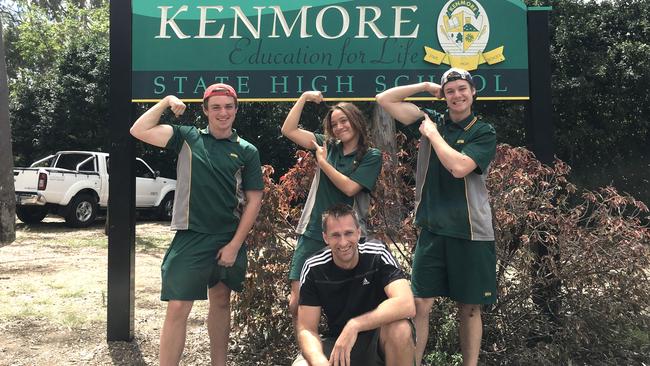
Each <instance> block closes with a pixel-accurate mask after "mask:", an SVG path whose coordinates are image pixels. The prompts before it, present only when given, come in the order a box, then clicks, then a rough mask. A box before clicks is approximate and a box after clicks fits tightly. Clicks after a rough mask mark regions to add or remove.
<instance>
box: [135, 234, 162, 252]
mask: <svg viewBox="0 0 650 366" xmlns="http://www.w3.org/2000/svg"><path fill="white" fill-rule="evenodd" d="M168 244H169V243H168V242H167V240H161V239H157V238H155V237H151V236H138V235H136V237H135V245H136V246H137V247H138V248H140V249H142V250H145V251H146V250H151V249H161V248H164V247H165V245H168Z"/></svg>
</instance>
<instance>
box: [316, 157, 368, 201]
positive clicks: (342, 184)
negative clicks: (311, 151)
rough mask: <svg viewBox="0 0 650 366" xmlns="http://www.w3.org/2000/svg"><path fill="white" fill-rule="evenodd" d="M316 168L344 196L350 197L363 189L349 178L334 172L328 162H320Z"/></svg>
mask: <svg viewBox="0 0 650 366" xmlns="http://www.w3.org/2000/svg"><path fill="white" fill-rule="evenodd" d="M318 166H319V167H320V169H321V170H322V171H323V173H325V175H327V177H328V178H329V179H330V181H332V183H333V184H334V185H335V186H336V188H338V189H339V190H340V191H341V192H343V193H344V194H345V195H346V196H348V197H352V196H354V195H355V194H357V193H359V192H360V191H361V190H362V189H363V187H362V186H361V185H360V184H359V183H357V182H355V181H353V180H352V179H350V177H348V176H346V175H345V174H343V173H341V172H339V171H338V170H336V168H334V167H333V166H332V165H331V164H330V163H329V162H328V161H326V160H325V161H323V160H321V161H319V163H318Z"/></svg>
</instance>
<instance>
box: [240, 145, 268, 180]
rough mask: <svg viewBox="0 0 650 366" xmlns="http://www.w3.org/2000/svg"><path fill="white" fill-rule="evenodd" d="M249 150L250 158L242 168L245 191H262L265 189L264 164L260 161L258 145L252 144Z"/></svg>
mask: <svg viewBox="0 0 650 366" xmlns="http://www.w3.org/2000/svg"><path fill="white" fill-rule="evenodd" d="M247 150H249V153H248V154H247V156H248V158H247V159H246V164H245V165H244V168H243V170H242V187H243V189H244V190H245V191H260V190H263V189H264V179H263V178H262V165H261V163H260V153H259V151H258V150H257V148H256V147H254V146H252V145H250V146H249V147H248V148H247Z"/></svg>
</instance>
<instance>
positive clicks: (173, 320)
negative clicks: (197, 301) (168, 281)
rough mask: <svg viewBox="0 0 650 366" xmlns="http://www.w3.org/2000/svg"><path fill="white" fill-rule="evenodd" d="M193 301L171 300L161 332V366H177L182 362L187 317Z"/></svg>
mask: <svg viewBox="0 0 650 366" xmlns="http://www.w3.org/2000/svg"><path fill="white" fill-rule="evenodd" d="M192 304H193V302H192V301H181V300H170V301H169V302H168V303H167V314H166V315H165V322H164V323H163V327H162V331H161V332H160V350H159V354H158V356H159V361H160V365H161V366H176V365H178V363H179V362H180V361H181V355H182V354H183V348H184V347H185V333H186V331H187V317H188V316H189V315H190V311H191V310H192Z"/></svg>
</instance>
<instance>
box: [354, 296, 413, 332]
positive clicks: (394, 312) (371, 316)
mask: <svg viewBox="0 0 650 366" xmlns="http://www.w3.org/2000/svg"><path fill="white" fill-rule="evenodd" d="M413 316H415V305H414V303H413V300H412V299H408V298H406V297H398V298H389V299H386V300H384V301H383V302H382V303H381V304H379V306H377V308H376V309H375V310H373V311H370V312H367V313H365V314H362V315H359V316H357V317H355V318H352V319H350V320H349V321H348V324H346V327H347V326H348V325H350V326H353V327H354V328H355V329H356V331H357V332H363V331H366V330H371V329H376V328H379V327H380V326H382V325H384V324H388V323H392V322H394V321H397V320H401V319H406V318H411V317H413Z"/></svg>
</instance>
